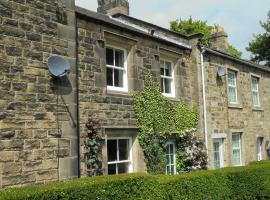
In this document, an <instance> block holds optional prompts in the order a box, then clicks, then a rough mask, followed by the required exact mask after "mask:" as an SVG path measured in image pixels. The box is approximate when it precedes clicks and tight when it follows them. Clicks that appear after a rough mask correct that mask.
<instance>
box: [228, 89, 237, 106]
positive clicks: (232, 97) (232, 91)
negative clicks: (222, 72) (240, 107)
mask: <svg viewBox="0 0 270 200" xmlns="http://www.w3.org/2000/svg"><path fill="white" fill-rule="evenodd" d="M229 102H230V103H236V102H237V100H236V89H235V88H233V87H229Z"/></svg>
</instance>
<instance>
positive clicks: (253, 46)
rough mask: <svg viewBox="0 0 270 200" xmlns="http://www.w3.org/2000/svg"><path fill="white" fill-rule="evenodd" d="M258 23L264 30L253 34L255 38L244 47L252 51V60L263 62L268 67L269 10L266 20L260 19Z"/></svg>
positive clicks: (269, 52) (269, 44) (269, 57)
mask: <svg viewBox="0 0 270 200" xmlns="http://www.w3.org/2000/svg"><path fill="white" fill-rule="evenodd" d="M260 24H261V26H262V28H263V29H264V30H265V32H264V33H262V34H258V35H256V36H254V37H255V39H254V40H252V41H251V42H250V43H249V45H248V47H247V48H246V49H247V50H248V51H250V52H251V53H252V55H251V60H252V61H254V62H265V65H266V66H269V67H270V11H268V19H267V20H266V22H262V21H260Z"/></svg>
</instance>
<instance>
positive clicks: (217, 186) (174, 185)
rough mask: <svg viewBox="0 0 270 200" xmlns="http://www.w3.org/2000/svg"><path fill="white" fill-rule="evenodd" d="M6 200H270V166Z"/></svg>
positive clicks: (8, 194)
mask: <svg viewBox="0 0 270 200" xmlns="http://www.w3.org/2000/svg"><path fill="white" fill-rule="evenodd" d="M0 199H1V200H2V199H3V200H6V199H7V200H21V199H23V200H26V199H27V200H45V199H46V200H47V199H48V200H59V199H64V200H69V199H70V200H76V199H77V200H79V199H80V200H84V199H85V200H89V199H100V200H106V199H108V200H117V199H119V200H129V199H130V200H134V199H137V200H139V199H143V200H147V199H154V200H159V199H164V200H165V199H166V200H173V199H175V200H181V199H192V200H197V199H198V200H206V199H208V200H210V199H211V200H218V199H222V200H224V199H229V200H245V199H250V200H254V199H258V200H260V199H261V200H263V199H265V200H268V199H270V162H262V163H252V164H251V165H250V166H247V167H237V168H225V169H221V170H213V171H198V172H194V173H189V174H182V175H179V176H151V175H147V174H125V175H117V176H104V177H94V178H84V179H77V180H74V181H70V182H66V183H51V184H47V185H39V186H31V187H25V188H16V189H8V190H3V191H1V192H0Z"/></svg>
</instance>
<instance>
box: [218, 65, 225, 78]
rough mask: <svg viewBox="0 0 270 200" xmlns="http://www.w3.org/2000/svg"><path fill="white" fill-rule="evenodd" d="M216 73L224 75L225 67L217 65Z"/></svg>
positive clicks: (220, 75)
mask: <svg viewBox="0 0 270 200" xmlns="http://www.w3.org/2000/svg"><path fill="white" fill-rule="evenodd" d="M217 75H218V76H219V77H222V76H225V75H226V73H225V69H224V68H223V67H221V66H219V67H218V70H217Z"/></svg>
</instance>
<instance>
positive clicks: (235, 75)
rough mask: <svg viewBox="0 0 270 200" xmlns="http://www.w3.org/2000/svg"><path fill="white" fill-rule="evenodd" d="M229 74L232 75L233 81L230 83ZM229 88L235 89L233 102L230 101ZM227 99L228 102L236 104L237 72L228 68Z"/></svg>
mask: <svg viewBox="0 0 270 200" xmlns="http://www.w3.org/2000/svg"><path fill="white" fill-rule="evenodd" d="M229 74H233V75H234V83H233V84H231V83H230V82H229ZM230 88H232V89H233V90H234V91H235V102H234V101H231V99H230ZM228 101H229V103H230V104H238V95H237V72H235V71H233V70H228Z"/></svg>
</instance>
